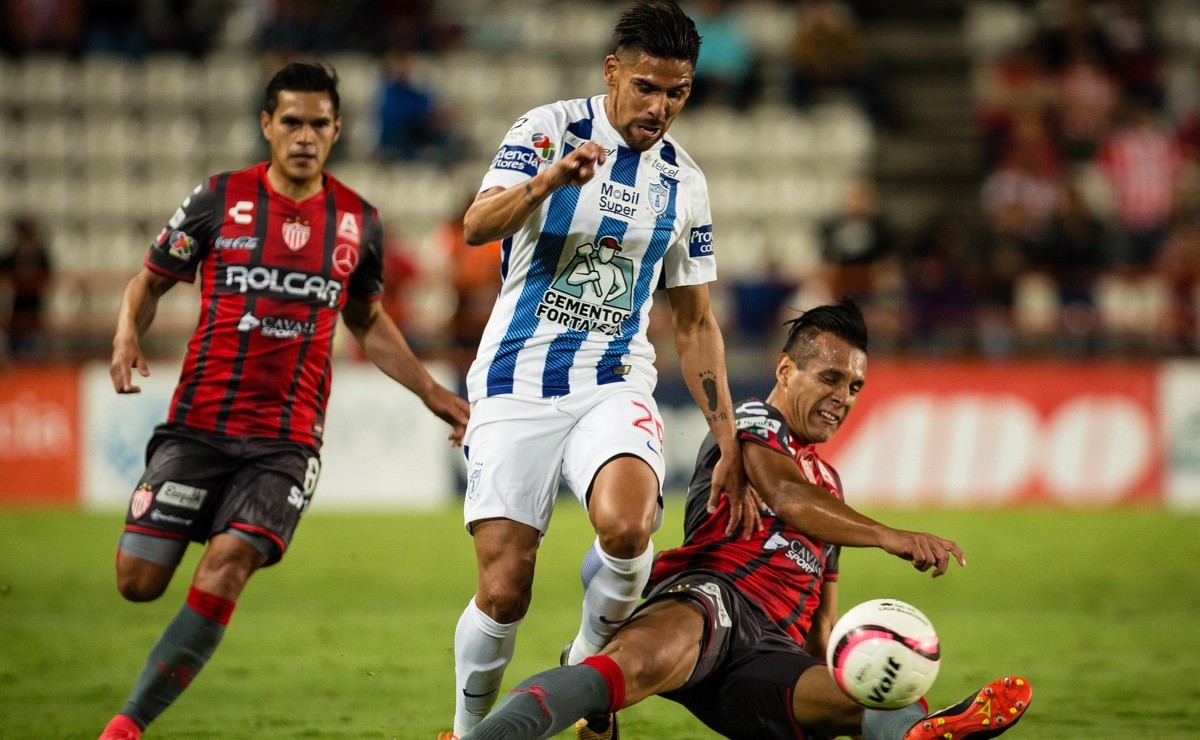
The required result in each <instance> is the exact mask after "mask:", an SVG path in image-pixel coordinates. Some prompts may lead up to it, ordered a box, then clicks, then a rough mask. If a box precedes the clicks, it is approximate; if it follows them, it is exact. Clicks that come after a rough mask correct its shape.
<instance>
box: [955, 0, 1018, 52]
mask: <svg viewBox="0 0 1200 740" xmlns="http://www.w3.org/2000/svg"><path fill="white" fill-rule="evenodd" d="M963 30H964V37H965V39H964V48H966V49H967V50H968V51H969V52H970V53H971V54H973V55H974V56H975V58H976V60H984V59H992V58H995V57H998V56H1000V55H1001V54H1003V53H1005V52H1006V51H1008V50H1010V49H1013V48H1016V47H1017V46H1019V45H1020V44H1021V43H1022V42H1023V41H1026V40H1028V39H1030V38H1032V37H1033V34H1034V32H1035V30H1036V28H1035V20H1034V16H1033V14H1032V13H1029V12H1027V11H1026V10H1025V9H1024V8H1022V7H1021V5H1020V4H1018V3H1016V2H1009V1H1008V0H973V2H968V3H967V5H966V8H965V12H964V15H963Z"/></svg>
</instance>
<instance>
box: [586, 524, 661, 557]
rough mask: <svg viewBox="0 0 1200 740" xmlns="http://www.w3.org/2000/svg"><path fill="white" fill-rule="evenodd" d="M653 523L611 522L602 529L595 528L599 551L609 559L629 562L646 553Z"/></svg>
mask: <svg viewBox="0 0 1200 740" xmlns="http://www.w3.org/2000/svg"><path fill="white" fill-rule="evenodd" d="M653 527H654V522H653V520H651V521H649V522H645V521H640V520H634V521H628V520H625V521H612V522H608V523H606V524H605V525H604V526H602V527H597V529H596V534H597V536H598V537H599V538H600V549H602V550H604V552H605V554H607V555H609V556H610V557H614V558H620V559H621V560H629V559H630V558H636V557H637V556H638V555H641V554H642V553H644V552H645V551H646V547H648V546H649V544H650V536H651V535H652V534H653V533H654V532H653Z"/></svg>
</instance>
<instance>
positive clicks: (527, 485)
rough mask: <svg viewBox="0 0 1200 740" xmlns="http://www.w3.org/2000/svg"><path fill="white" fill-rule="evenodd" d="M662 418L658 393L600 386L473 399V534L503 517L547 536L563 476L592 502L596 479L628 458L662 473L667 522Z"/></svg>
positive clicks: (467, 514) (469, 455) (469, 501)
mask: <svg viewBox="0 0 1200 740" xmlns="http://www.w3.org/2000/svg"><path fill="white" fill-rule="evenodd" d="M662 429H663V427H662V417H660V416H659V414H658V406H657V405H656V404H655V403H654V398H653V397H651V396H649V395H647V394H645V393H642V392H640V391H635V390H631V389H629V388H613V387H611V386H600V387H597V388H590V389H587V390H583V391H578V392H575V393H571V394H570V395H567V396H557V397H554V398H518V397H515V396H492V397H490V398H482V399H480V400H478V401H476V402H475V403H474V404H472V407H471V421H470V423H469V424H468V425H467V434H466V438H465V440H464V448H465V452H466V463H467V495H466V500H465V502H464V503H463V516H464V519H465V520H466V525H467V531H470V530H471V524H472V523H473V522H477V521H479V520H481V519H494V518H504V519H511V520H513V521H516V522H521V523H523V524H528V525H529V526H531V527H534V528H536V529H537V530H538V531H540V532H542V533H543V534H545V532H546V529H547V527H548V526H549V524H550V515H551V514H552V513H553V511H554V498H555V496H556V495H557V493H558V479H559V476H560V475H561V476H562V478H563V479H565V480H566V482H567V485H568V486H570V488H571V491H572V492H573V493H574V494H575V498H577V499H579V502H580V503H581V504H583V505H584V507H586V506H587V504H588V501H587V496H588V493H589V492H590V491H591V486H592V480H593V479H594V478H595V477H596V473H597V472H599V470H600V468H601V467H603V466H604V464H605V463H606V462H608V461H609V460H612V459H613V458H614V457H618V456H621V455H633V456H635V457H638V458H640V459H642V460H645V461H646V464H647V465H649V466H650V467H651V469H652V470H654V475H655V476H657V477H658V488H659V512H658V517H657V518H656V520H655V524H654V528H655V529H656V530H657V529H658V526H659V525H660V524H661V523H662V481H663V476H664V474H665V472H666V471H665V466H664V464H663V455H662V439H663V432H662Z"/></svg>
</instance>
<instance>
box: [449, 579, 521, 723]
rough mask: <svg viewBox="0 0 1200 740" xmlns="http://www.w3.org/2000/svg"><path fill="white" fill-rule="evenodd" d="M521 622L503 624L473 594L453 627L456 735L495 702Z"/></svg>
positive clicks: (510, 658) (481, 716)
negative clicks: (485, 612)
mask: <svg viewBox="0 0 1200 740" xmlns="http://www.w3.org/2000/svg"><path fill="white" fill-rule="evenodd" d="M520 625H521V620H519V619H518V620H517V621H515V622H512V623H510V624H500V623H499V622H497V621H496V620H494V619H492V618H491V617H489V616H488V615H486V614H484V613H483V611H482V610H480V608H479V607H478V606H476V605H475V599H474V597H472V598H471V603H469V604H467V608H466V609H464V610H463V613H462V616H461V617H459V618H458V626H457V627H456V628H455V630H454V734H455V735H458V736H459V737H462V736H463V735H466V734H467V732H468V731H470V730H471V729H473V728H474V727H475V725H477V724H479V723H480V722H481V721H483V718H484V717H485V716H487V713H488V711H489V710H490V709H491V708H492V705H493V704H495V703H496V699H497V698H498V697H499V695H500V682H501V681H503V680H504V669H505V668H507V667H508V664H509V661H511V660H512V656H513V650H514V649H515V648H516V646H517V627H519V626H520ZM468 694H470V696H468Z"/></svg>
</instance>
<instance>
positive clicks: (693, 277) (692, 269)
mask: <svg viewBox="0 0 1200 740" xmlns="http://www.w3.org/2000/svg"><path fill="white" fill-rule="evenodd" d="M694 177H695V181H694V182H693V183H692V187H691V188H690V189H689V190H690V192H689V193H688V197H687V200H686V204H685V207H686V209H687V210H686V211H685V212H684V217H685V220H684V224H683V228H682V229H681V230H680V233H679V237H678V238H677V239H676V240H675V241H674V242H673V243H672V244H671V245H670V246H669V247H668V248H667V253H666V255H665V256H664V258H663V278H664V280H663V283H664V285H665V287H668V288H674V287H676V286H680V285H702V284H704V283H711V282H713V281H714V280H716V279H717V258H716V255H715V253H714V251H713V229H712V209H711V207H710V205H709V202H708V183H707V182H706V181H705V179H704V175H703V173H701V172H700V171H699V170H697V171H696V172H695V175H694ZM665 180H666V178H664V181H665ZM675 187H676V188H678V187H679V184H676V185H675Z"/></svg>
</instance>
